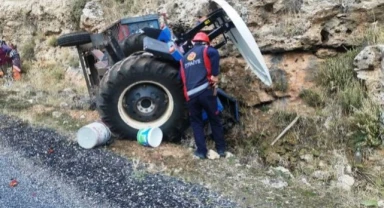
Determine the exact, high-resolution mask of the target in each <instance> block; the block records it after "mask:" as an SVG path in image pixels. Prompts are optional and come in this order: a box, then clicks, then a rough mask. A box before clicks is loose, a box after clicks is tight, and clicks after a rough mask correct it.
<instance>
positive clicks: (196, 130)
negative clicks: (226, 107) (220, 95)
mask: <svg viewBox="0 0 384 208" xmlns="http://www.w3.org/2000/svg"><path fill="white" fill-rule="evenodd" d="M188 108H189V116H190V121H191V126H192V129H193V134H194V137H195V142H196V146H197V152H198V153H200V154H204V155H206V154H207V147H206V143H205V135H204V122H203V117H202V113H203V109H204V110H205V112H206V113H207V116H208V120H209V123H210V125H211V130H212V134H213V139H214V140H215V144H216V150H217V152H219V153H224V151H225V141H224V133H223V126H222V124H221V121H220V116H219V111H218V109H217V97H216V96H214V95H213V90H212V89H210V88H209V89H206V90H205V91H204V92H202V93H201V94H199V95H197V96H196V97H193V98H191V99H190V100H189V101H188Z"/></svg>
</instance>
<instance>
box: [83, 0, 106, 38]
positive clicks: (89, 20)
mask: <svg viewBox="0 0 384 208" xmlns="http://www.w3.org/2000/svg"><path fill="white" fill-rule="evenodd" d="M103 26H104V12H103V9H102V7H101V5H100V3H99V0H92V1H89V2H87V3H86V4H85V7H84V9H83V14H82V15H81V17H80V28H82V29H85V30H86V31H89V32H97V30H98V29H100V28H103Z"/></svg>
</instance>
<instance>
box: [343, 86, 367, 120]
mask: <svg viewBox="0 0 384 208" xmlns="http://www.w3.org/2000/svg"><path fill="white" fill-rule="evenodd" d="M365 94H366V93H365V89H364V87H363V85H362V84H361V83H359V82H358V81H352V82H350V83H349V84H347V85H346V86H345V88H344V89H343V90H342V91H340V92H339V93H338V98H339V103H340V106H341V108H342V110H343V112H344V113H347V114H349V113H351V112H353V110H354V109H360V108H361V106H362V103H363V100H364V98H365Z"/></svg>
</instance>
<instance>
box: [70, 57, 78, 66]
mask: <svg viewBox="0 0 384 208" xmlns="http://www.w3.org/2000/svg"><path fill="white" fill-rule="evenodd" d="M79 62H80V60H79V57H78V56H70V57H69V58H68V65H69V66H70V67H73V68H77V67H79Z"/></svg>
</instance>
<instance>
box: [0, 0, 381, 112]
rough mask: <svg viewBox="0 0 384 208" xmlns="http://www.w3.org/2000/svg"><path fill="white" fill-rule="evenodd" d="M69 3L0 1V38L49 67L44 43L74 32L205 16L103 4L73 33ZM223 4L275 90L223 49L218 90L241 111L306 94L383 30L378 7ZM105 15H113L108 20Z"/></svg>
mask: <svg viewBox="0 0 384 208" xmlns="http://www.w3.org/2000/svg"><path fill="white" fill-rule="evenodd" d="M74 2H75V1H64V2H60V1H54V0H29V1H24V0H21V1H10V0H4V2H2V3H1V4H0V11H2V12H1V13H0V22H1V26H0V37H3V38H4V39H6V40H10V41H15V42H18V44H19V46H21V45H23V44H26V43H28V42H29V41H31V40H32V38H33V39H34V40H35V42H36V46H35V49H36V50H35V51H37V57H39V58H41V59H49V58H52V57H53V58H55V59H57V58H58V57H60V55H58V54H59V53H62V52H60V51H61V50H62V49H55V48H50V47H48V46H47V41H48V38H47V36H56V35H59V34H63V33H67V32H69V31H73V30H75V28H76V27H77V26H79V27H80V28H81V29H84V30H88V31H92V32H97V31H98V30H99V29H100V28H102V27H103V26H105V25H107V24H109V23H110V22H111V21H112V20H113V19H116V18H117V17H121V16H123V15H121V16H120V15H118V14H120V13H121V14H122V13H123V11H126V13H125V14H126V15H125V16H130V15H140V14H146V13H157V12H160V13H167V15H168V17H169V23H170V25H171V26H175V25H177V24H179V23H180V24H182V25H183V27H184V28H189V27H191V26H192V25H193V24H194V22H195V21H196V17H195V16H196V14H197V13H199V12H200V13H201V14H203V15H204V14H207V13H208V12H209V9H210V8H212V7H211V4H209V2H208V1H207V0H196V1H182V0H175V1H172V2H171V1H160V0H149V1H146V2H139V1H132V4H130V5H131V7H130V10H129V9H126V5H127V1H126V2H125V3H124V4H122V5H118V4H117V3H114V5H113V7H112V6H111V2H109V1H103V0H92V1H88V3H87V4H86V5H85V8H84V9H83V10H82V15H81V17H79V18H80V19H81V21H80V25H75V24H74V23H73V22H74V21H73V17H74V15H75V13H74V11H73V10H74V7H73V4H74ZM77 2H79V1H77ZM228 2H229V3H230V4H232V5H233V6H234V8H235V9H237V11H238V12H239V14H241V16H242V17H243V19H244V20H245V21H246V22H247V24H248V26H249V28H250V30H251V32H252V33H253V34H254V37H255V39H256V41H257V43H258V45H259V47H260V49H261V50H262V52H263V53H264V54H265V56H264V57H265V60H266V62H267V65H268V67H269V68H270V71H271V74H272V76H273V79H274V80H273V81H274V82H275V84H274V86H273V87H272V88H267V87H265V86H264V85H263V84H261V83H260V82H259V80H258V79H257V78H256V77H255V76H254V75H253V74H252V73H250V71H249V70H244V69H246V68H247V65H246V63H245V62H244V61H243V60H242V59H241V57H239V54H238V53H237V51H236V50H235V49H234V48H233V46H232V45H231V44H228V45H227V46H226V47H224V48H223V49H222V50H221V53H222V54H223V56H226V58H224V59H223V64H222V71H223V72H224V73H223V76H222V86H221V87H222V88H224V89H225V90H227V91H228V92H229V93H231V94H236V95H238V94H239V92H241V94H242V95H244V96H242V95H240V96H239V99H240V101H242V102H244V103H245V104H246V105H247V106H254V105H257V104H260V103H264V102H271V101H274V100H275V99H277V98H279V97H286V96H289V97H291V98H292V99H295V98H297V95H298V93H299V91H300V90H301V89H302V88H303V87H309V86H311V77H312V75H313V73H314V71H316V69H317V65H318V64H319V63H320V62H321V59H322V58H325V57H329V56H334V55H336V54H337V52H338V51H339V50H341V49H343V48H344V47H351V46H355V45H358V44H360V43H361V42H362V41H363V38H360V37H362V36H363V35H365V33H367V32H368V31H369V28H370V27H371V26H372V25H375V24H380V23H383V22H384V0H359V1H358V0H338V1H331V0H316V1H315V0H262V1H245V0H231V1H228ZM134 8H136V9H134ZM111 9H114V10H116V11H115V12H111ZM112 13H113V14H112ZM31 37H32V38H31ZM72 53H74V52H72ZM22 55H23V54H22ZM239 75H241V76H239ZM244 77H245V78H246V79H245V80H246V81H244ZM245 95H246V96H245Z"/></svg>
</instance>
